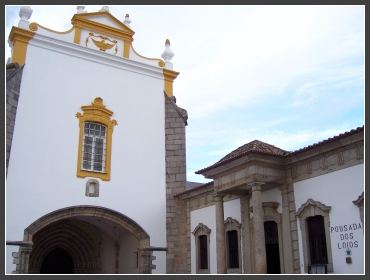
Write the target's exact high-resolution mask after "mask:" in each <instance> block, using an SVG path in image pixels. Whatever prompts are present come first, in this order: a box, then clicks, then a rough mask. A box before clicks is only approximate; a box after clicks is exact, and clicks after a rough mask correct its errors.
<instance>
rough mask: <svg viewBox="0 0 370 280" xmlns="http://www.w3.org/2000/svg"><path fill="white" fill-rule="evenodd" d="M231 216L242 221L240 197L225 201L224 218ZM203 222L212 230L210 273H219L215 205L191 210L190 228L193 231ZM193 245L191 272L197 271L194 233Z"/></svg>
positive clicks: (191, 237) (191, 242) (191, 238)
mask: <svg viewBox="0 0 370 280" xmlns="http://www.w3.org/2000/svg"><path fill="white" fill-rule="evenodd" d="M228 217H231V218H233V219H236V220H237V221H238V222H239V223H241V213H240V199H235V200H231V201H227V202H224V218H225V220H226V219H227V218H228ZM199 223H203V224H204V225H205V226H207V227H208V228H209V229H210V230H211V233H210V251H209V257H210V260H209V262H210V274H217V248H216V208H215V206H214V205H213V206H209V207H205V208H202V209H198V210H194V211H191V212H190V230H191V232H193V231H194V229H195V228H196V227H197V226H198V225H199ZM190 245H191V273H192V274H195V273H196V248H195V237H194V235H193V234H191V236H190Z"/></svg>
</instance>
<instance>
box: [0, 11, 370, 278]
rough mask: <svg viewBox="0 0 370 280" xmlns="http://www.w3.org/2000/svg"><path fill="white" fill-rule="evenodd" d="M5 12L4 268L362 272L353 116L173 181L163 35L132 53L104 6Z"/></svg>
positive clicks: (179, 168) (181, 113) (123, 30)
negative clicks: (146, 51)
mask: <svg viewBox="0 0 370 280" xmlns="http://www.w3.org/2000/svg"><path fill="white" fill-rule="evenodd" d="M19 15H20V21H19V24H18V26H14V27H13V29H12V30H11V33H10V35H9V44H10V45H11V47H12V57H11V61H10V62H9V63H8V64H7V66H6V74H7V77H6V94H7V104H6V133H7V134H6V135H7V136H6V149H7V150H6V151H7V156H6V273H7V274H8V273H18V274H188V273H192V274H196V273H208V274H220V273H239V274H255V273H256V274H265V273H273V274H304V273H317V272H323V273H335V274H363V273H364V212H363V209H364V127H359V128H356V129H353V130H351V131H349V132H345V133H343V134H341V135H338V136H334V137H333V138H330V139H327V140H324V141H322V142H320V143H317V144H313V145H311V146H309V147H306V148H302V149H300V150H298V151H294V152H289V151H284V150H282V149H279V148H277V147H274V146H272V145H269V144H267V143H264V142H261V141H258V140H256V141H253V142H251V143H247V144H246V145H244V146H242V147H240V148H238V149H236V150H235V151H232V152H231V153H229V154H228V155H226V156H225V157H224V158H222V159H221V160H220V161H218V162H217V163H215V164H213V165H212V166H209V167H206V168H204V169H202V170H199V171H197V172H196V173H197V174H200V175H203V176H204V177H206V178H209V179H212V180H213V181H212V182H210V183H207V184H199V183H192V182H187V181H186V133H185V127H186V125H187V118H188V116H187V111H186V110H185V109H182V108H180V107H179V106H178V105H177V104H176V98H175V96H174V93H173V87H172V85H173V82H174V80H175V79H176V78H177V76H178V75H179V72H176V71H174V70H173V65H172V63H171V59H172V57H173V55H174V54H173V52H172V51H171V49H170V41H169V40H165V39H164V40H163V41H164V51H163V53H162V58H161V59H159V58H148V57H145V56H143V55H140V54H138V53H137V52H136V51H135V50H134V48H133V43H132V42H133V36H134V33H135V32H134V31H133V30H132V29H131V27H130V19H129V15H126V17H125V18H124V19H117V18H116V17H114V16H113V15H112V14H111V13H110V12H109V8H108V7H107V6H104V7H102V9H101V10H99V11H96V12H86V11H85V10H84V7H83V6H78V7H77V12H76V14H74V15H72V19H71V23H72V27H71V29H70V30H68V31H63V32H59V31H54V30H51V29H49V28H47V27H44V26H41V25H39V24H38V23H35V22H30V21H29V19H30V17H31V15H32V9H31V8H30V7H28V6H25V7H22V8H21V9H20V13H19ZM66 20H69V19H66Z"/></svg>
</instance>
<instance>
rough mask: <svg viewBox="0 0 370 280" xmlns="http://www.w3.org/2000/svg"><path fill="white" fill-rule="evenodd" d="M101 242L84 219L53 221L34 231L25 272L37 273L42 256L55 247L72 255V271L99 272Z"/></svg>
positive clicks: (97, 234)
mask: <svg viewBox="0 0 370 280" xmlns="http://www.w3.org/2000/svg"><path fill="white" fill-rule="evenodd" d="M101 242H102V239H101V237H100V235H99V233H98V229H97V228H96V227H95V226H93V225H91V224H89V223H87V222H84V221H77V220H69V219H68V220H59V221H57V222H54V223H52V224H50V225H49V226H46V227H44V228H42V229H41V230H40V231H38V232H36V233H35V235H34V237H33V243H34V246H33V249H32V253H31V254H30V264H29V271H28V272H29V273H30V274H38V273H40V268H41V264H42V261H43V259H44V257H45V256H46V255H47V254H48V252H50V251H51V250H53V249H55V248H58V247H59V248H62V249H64V250H65V251H67V252H68V253H69V254H70V256H71V257H72V259H73V262H74V272H75V273H76V274H85V273H89V274H95V273H100V269H101V268H100V244H101Z"/></svg>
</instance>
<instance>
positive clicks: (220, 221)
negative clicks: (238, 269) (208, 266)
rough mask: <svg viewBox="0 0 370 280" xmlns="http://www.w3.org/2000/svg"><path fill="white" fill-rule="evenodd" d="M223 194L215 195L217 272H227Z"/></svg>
mask: <svg viewBox="0 0 370 280" xmlns="http://www.w3.org/2000/svg"><path fill="white" fill-rule="evenodd" d="M223 197H224V196H223V195H216V196H215V205H216V248H217V274H226V247H225V224H224V202H223Z"/></svg>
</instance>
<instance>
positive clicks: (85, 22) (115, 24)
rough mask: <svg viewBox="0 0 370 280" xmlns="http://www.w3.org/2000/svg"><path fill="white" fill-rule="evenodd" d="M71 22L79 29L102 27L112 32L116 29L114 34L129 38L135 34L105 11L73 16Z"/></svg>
mask: <svg viewBox="0 0 370 280" xmlns="http://www.w3.org/2000/svg"><path fill="white" fill-rule="evenodd" d="M71 22H72V24H73V25H79V26H80V27H95V28H98V27H99V28H103V27H104V28H106V29H110V30H112V31H113V30H114V29H117V30H116V32H118V31H121V32H122V33H124V34H127V35H130V36H131V37H132V36H133V35H134V34H135V32H134V31H133V30H132V29H131V28H129V27H128V26H127V25H126V24H124V23H123V22H122V21H120V20H118V19H117V18H116V17H114V16H112V15H111V14H110V13H109V12H107V11H101V12H93V13H80V14H75V15H74V16H73V17H72V19H71Z"/></svg>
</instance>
